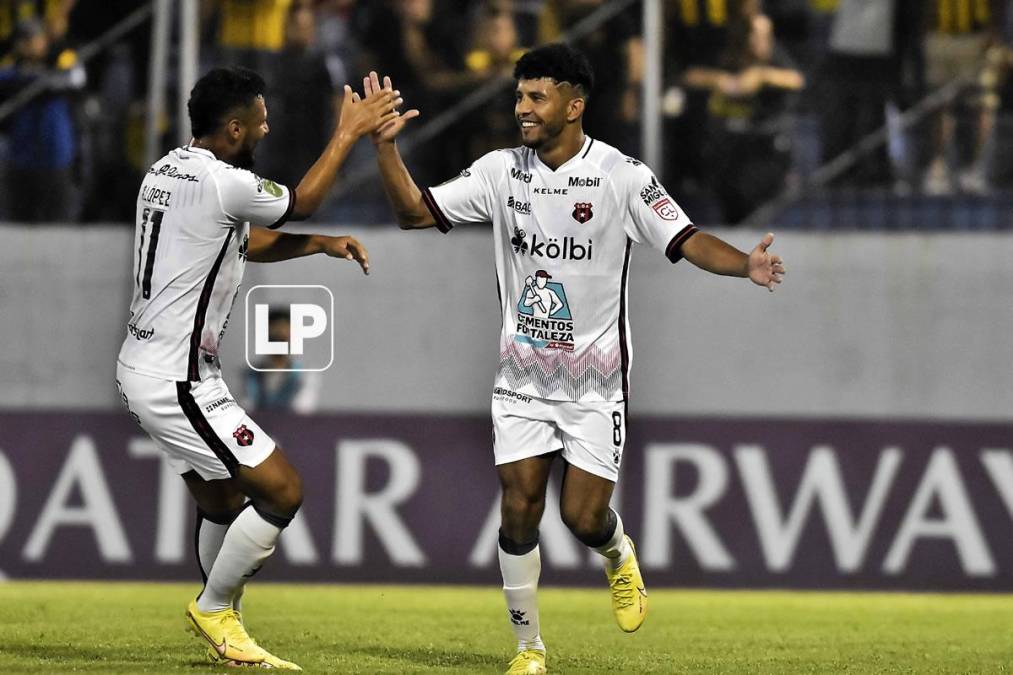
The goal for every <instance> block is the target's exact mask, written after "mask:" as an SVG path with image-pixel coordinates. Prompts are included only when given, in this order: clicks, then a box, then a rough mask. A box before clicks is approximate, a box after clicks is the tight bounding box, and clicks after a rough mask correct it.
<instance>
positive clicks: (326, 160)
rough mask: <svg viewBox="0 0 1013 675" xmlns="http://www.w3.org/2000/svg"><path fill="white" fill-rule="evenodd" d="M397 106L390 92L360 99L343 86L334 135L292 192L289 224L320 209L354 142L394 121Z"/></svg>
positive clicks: (396, 115) (382, 92)
mask: <svg viewBox="0 0 1013 675" xmlns="http://www.w3.org/2000/svg"><path fill="white" fill-rule="evenodd" d="M399 104H400V101H398V100H396V99H395V97H394V95H393V92H392V91H390V90H386V91H381V92H377V93H376V95H375V96H368V97H366V98H365V99H360V98H359V97H358V96H357V95H354V94H353V93H352V89H351V87H349V86H347V85H345V95H344V99H343V100H342V103H341V113H340V114H341V118H340V119H339V121H338V125H337V127H336V128H335V129H334V134H333V135H332V136H331V140H330V142H329V143H328V144H327V147H326V148H324V151H323V153H322V154H321V155H320V158H319V159H317V161H316V162H314V164H313V166H311V167H310V169H309V171H307V172H306V175H305V176H303V178H302V180H301V181H299V185H298V187H296V189H295V197H296V200H295V209H293V211H292V216H291V219H292V220H305V219H307V218H309V217H310V216H312V215H313V214H314V213H315V212H316V210H317V209H318V208H320V204H321V203H323V201H324V197H326V196H327V193H328V192H329V191H330V189H331V186H332V185H334V180H335V178H337V176H338V169H340V168H341V165H342V164H343V163H344V161H345V158H346V157H347V156H348V153H349V152H350V151H351V149H352V147H353V146H354V145H355V142H356V141H357V140H358V139H359V137H361V136H363V135H365V134H369V133H372V132H373V131H375V130H376V129H377V128H378V127H381V126H383V125H384V124H386V123H388V122H390V121H392V120H394V119H395V118H397V117H398V113H397V111H396V107H397V106H398V105H399Z"/></svg>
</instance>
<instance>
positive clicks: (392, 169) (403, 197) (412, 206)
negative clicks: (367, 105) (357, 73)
mask: <svg viewBox="0 0 1013 675" xmlns="http://www.w3.org/2000/svg"><path fill="white" fill-rule="evenodd" d="M362 86H363V89H364V90H365V92H366V96H367V97H369V96H371V95H374V94H376V92H377V91H389V92H391V94H392V95H394V96H397V95H398V93H399V92H398V91H397V90H395V89H394V86H393V84H391V81H390V78H389V77H384V78H383V86H382V87H381V85H380V78H379V77H378V76H377V74H376V73H375V72H370V73H369V76H368V77H365V78H363V80H362ZM418 116H419V111H418V110H409V111H408V112H406V113H405V114H403V115H399V116H398V117H397V118H395V119H393V120H391V121H390V122H387V123H386V124H385V125H384V126H382V127H380V128H379V129H377V130H376V131H375V132H373V134H372V135H371V136H370V138H371V139H372V141H373V145H374V146H375V147H376V161H377V164H378V165H379V167H380V176H381V178H382V179H383V190H384V192H386V193H387V200H388V201H390V205H391V207H392V208H393V209H394V217H395V218H397V223H398V225H399V226H400V227H401V229H402V230H418V229H424V228H427V227H432V226H433V225H435V224H436V220H435V219H434V218H433V214H431V213H430V212H429V209H428V207H426V204H425V202H424V201H423V200H422V191H421V190H419V186H418V185H416V184H415V179H413V178H412V176H411V174H410V173H409V172H408V167H406V166H405V163H404V160H402V159H401V153H400V152H398V150H397V144H396V142H395V139H396V138H397V135H398V134H399V133H401V130H402V129H404V127H405V123H406V122H407V121H408V120H410V119H412V118H415V117H418Z"/></svg>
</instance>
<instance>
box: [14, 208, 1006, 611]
mask: <svg viewBox="0 0 1013 675" xmlns="http://www.w3.org/2000/svg"><path fill="white" fill-rule="evenodd" d="M353 233H354V234H356V236H358V237H360V238H361V239H362V240H363V241H364V242H366V243H367V244H368V245H370V248H371V251H372V260H373V273H372V274H371V275H370V276H369V277H368V278H366V277H363V276H361V275H360V274H359V273H358V272H357V271H356V270H355V268H354V267H353V266H352V265H350V264H348V263H344V262H338V261H334V260H327V259H323V258H317V259H308V260H303V261H294V262H289V263H282V264H277V265H269V266H268V265H251V266H250V267H249V268H248V271H249V275H248V280H247V284H246V287H247V288H252V287H253V286H255V285H258V284H324V285H326V286H327V287H329V288H330V289H331V290H332V291H333V293H334V296H335V300H336V303H335V325H336V329H337V330H336V334H337V338H336V340H335V344H336V354H335V360H334V364H333V366H332V368H331V369H330V370H329V371H328V372H327V373H325V375H324V392H323V402H324V407H325V409H327V410H328V411H327V412H324V413H323V414H320V415H315V416H312V417H298V416H293V415H286V414H266V413H258V415H257V416H258V420H259V421H260V422H261V423H262V425H263V426H264V427H265V428H266V429H268V430H269V431H270V432H271V434H272V435H273V436H274V437H275V438H276V439H277V440H278V441H279V442H280V443H281V444H282V445H283V446H285V447H286V449H287V450H288V452H289V453H290V455H291V456H292V457H293V461H294V462H295V463H296V464H297V465H298V466H300V467H301V468H302V472H303V474H304V476H305V485H306V503H305V506H304V508H303V510H302V512H301V515H300V517H299V518H298V519H297V521H296V522H295V523H294V524H293V526H292V527H290V528H289V530H288V531H287V532H286V533H285V535H284V539H283V543H282V545H281V550H280V554H279V555H278V556H276V560H273V561H272V563H271V565H269V566H268V568H267V569H266V570H265V572H264V573H263V574H264V575H265V578H270V579H299V580H338V581H341V580H347V581H353V580H354V581H419V582H422V581H437V582H441V581H442V582H455V583H456V582H464V581H471V582H481V583H496V582H497V571H496V567H495V534H496V511H497V509H496V500H497V486H496V481H495V475H494V472H493V471H492V469H491V460H492V457H491V450H490V444H489V437H490V432H491V425H490V422H489V419H488V414H487V410H488V401H489V395H490V391H489V390H490V387H491V381H492V370H493V367H494V364H495V361H496V343H497V339H496V334H497V330H498V324H499V317H498V316H497V303H496V301H495V297H496V295H495V292H496V289H495V281H494V277H493V262H492V246H491V242H490V240H489V237H488V233H486V232H483V231H481V230H471V231H467V230H466V231H455V232H454V233H453V234H452V235H449V236H446V237H444V236H442V235H440V234H438V233H436V232H424V233H402V232H400V231H397V230H393V229H387V230H354V231H353ZM720 234H721V235H722V236H724V237H727V238H728V239H730V240H731V241H733V242H734V243H736V244H738V245H739V246H740V247H743V248H747V247H749V246H751V245H752V244H753V243H754V241H755V240H756V239H757V238H758V235H757V233H750V232H739V231H726V232H721V233H720ZM0 236H2V237H3V241H4V243H5V246H4V247H0V269H2V270H3V284H2V286H0V340H2V344H3V345H4V349H3V350H0V369H2V371H0V372H3V374H4V375H3V378H4V379H3V384H4V386H3V387H0V430H2V432H3V433H2V434H0V574H6V575H8V576H11V577H43V578H138V579H141V578H145V579H150V578H178V579H193V578H195V577H196V571H195V569H194V563H193V561H192V551H191V550H190V547H191V542H190V540H191V538H192V529H191V528H192V523H193V513H192V507H190V506H189V501H188V498H187V496H186V494H185V489H184V487H183V485H182V482H181V481H179V480H178V478H176V477H175V476H174V475H172V473H171V471H169V469H168V467H167V466H166V464H165V463H164V462H162V461H161V460H160V457H159V454H158V451H157V449H156V448H155V447H154V446H153V444H152V443H151V441H150V440H149V439H147V438H146V437H145V436H144V434H143V432H141V430H139V429H138V428H137V427H136V426H134V424H133V423H132V422H131V420H130V418H129V417H128V416H127V415H126V414H125V413H124V412H123V411H122V409H121V408H120V407H119V402H118V400H117V398H116V393H115V388H114V386H113V362H114V359H115V354H116V351H117V349H118V346H119V343H120V341H121V339H122V336H123V334H124V324H125V320H126V314H127V304H128V294H129V291H130V285H131V283H132V279H131V276H130V261H131V259H132V256H133V255H135V254H136V253H135V252H134V251H133V250H132V249H133V244H132V238H131V233H130V231H129V230H126V229H123V228H91V229H83V228H39V229H35V230H26V229H22V228H3V229H0ZM776 246H777V249H778V250H779V252H781V254H782V255H784V257H785V258H786V261H787V264H788V269H789V277H788V282H787V283H786V284H785V286H784V287H783V288H782V289H780V290H779V291H778V292H777V293H775V294H768V293H766V292H765V291H763V290H762V289H758V288H755V287H752V286H750V285H749V284H747V283H743V282H741V281H736V280H730V279H723V278H718V277H713V276H710V275H706V274H703V273H700V272H698V271H696V270H694V269H692V267H691V266H690V265H688V264H686V263H682V264H680V265H677V266H675V267H674V268H673V267H672V266H671V265H670V264H668V263H667V261H665V260H664V258H663V257H662V256H661V255H660V254H658V253H655V252H651V251H644V250H641V251H638V252H637V253H636V254H635V256H634V263H633V267H632V281H631V291H630V302H631V321H632V323H633V329H634V344H635V352H636V358H635V360H634V372H633V386H634V396H633V400H632V403H631V407H630V411H631V416H632V421H631V424H630V428H629V439H628V442H627V448H626V452H625V454H624V458H623V477H622V480H621V481H620V484H619V488H618V495H617V498H616V501H617V505H618V506H619V507H620V508H621V510H622V513H623V515H624V520H625V521H626V524H627V527H628V529H629V530H630V531H631V533H633V534H634V536H636V537H637V539H638V542H639V544H640V551H641V555H642V557H643V562H644V566H645V570H646V571H647V572H648V574H649V577H648V578H649V579H650V583H652V584H654V585H670V584H674V585H696V586H757V587H800V588H859V587H861V588H886V589H936V590H955V589H970V590H1005V591H1011V590H1013V540H1011V539H1010V538H1009V537H1008V532H1009V527H1010V525H1011V518H1013V491H1011V490H1013V487H1011V486H1013V450H1011V448H1013V444H1011V440H1010V439H1011V438H1013V424H1010V423H1009V418H1010V415H1009V411H1010V410H1011V409H1013V408H1011V405H1010V403H1011V401H1010V398H1011V394H1010V388H1009V386H1008V383H1009V376H1008V373H1007V368H1008V364H1009V363H1010V362H1011V357H1013V345H1011V341H1010V340H1009V339H1008V337H1007V336H1008V335H1010V334H1011V329H1013V315H1011V312H1009V309H1008V307H1009V303H1008V300H1007V299H1006V294H1005V293H1004V292H1003V290H1004V289H1007V288H1010V287H1013V285H1011V282H1013V278H1011V277H1013V272H1011V269H1010V266H1009V265H1008V263H1007V261H1008V260H1009V259H1011V255H1010V254H1011V253H1013V237H1008V236H1002V235H994V234H993V235H986V234H960V235H939V234H936V235H915V234H904V235H876V234H868V233H862V234H834V235H826V234H821V235H815V234H813V235H810V234H798V233H792V234H791V235H790V236H785V237H782V238H779V240H778V242H777V244H776ZM289 292H290V291H287V290H286V291H274V293H276V294H280V295H277V296H276V297H283V296H284V294H286V293H289ZM239 297H240V300H239V303H238V305H237V308H236V311H235V313H234V316H233V320H232V324H233V326H232V328H231V329H230V333H229V337H228V338H227V340H228V341H227V344H226V345H225V347H224V353H225V359H226V365H227V369H228V370H229V373H228V376H229V377H230V378H231V379H232V381H233V382H236V381H237V379H238V376H239V375H240V373H241V370H242V365H241V364H242V362H243V353H244V346H245V345H244V329H245V308H244V306H243V302H244V299H245V297H244V293H241V294H240V296H239ZM554 490H555V488H554ZM555 496H556V492H553V493H551V494H550V499H549V507H548V509H547V514H546V517H545V519H544V521H543V529H542V534H543V555H544V559H545V563H544V565H545V579H546V582H547V583H580V584H584V583H588V584H592V583H593V584H597V583H600V578H599V577H600V574H601V572H600V570H599V569H598V568H597V561H595V560H594V558H593V556H591V555H589V554H587V552H586V551H584V550H582V549H581V547H579V546H578V545H577V544H576V543H575V542H574V540H573V539H572V537H570V536H569V535H568V534H567V533H566V532H565V530H564V529H563V528H562V526H561V524H560V522H559V517H558V512H557V511H558V508H557V507H556V505H555V501H554V500H555Z"/></svg>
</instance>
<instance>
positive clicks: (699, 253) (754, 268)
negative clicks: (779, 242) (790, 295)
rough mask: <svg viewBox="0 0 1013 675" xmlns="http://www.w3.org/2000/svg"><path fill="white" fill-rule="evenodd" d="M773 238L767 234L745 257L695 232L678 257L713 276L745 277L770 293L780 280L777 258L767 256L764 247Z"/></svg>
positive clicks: (778, 259) (766, 246)
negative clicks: (681, 256) (680, 256)
mask: <svg viewBox="0 0 1013 675" xmlns="http://www.w3.org/2000/svg"><path fill="white" fill-rule="evenodd" d="M772 243H774V235H773V234H770V233H767V235H766V236H764V237H763V239H762V240H761V241H760V243H759V244H757V246H756V248H754V249H753V250H752V251H751V252H750V253H749V255H746V254H745V253H743V252H742V251H740V250H739V249H737V248H735V247H734V246H732V245H731V244H728V243H726V242H724V241H722V240H720V239H718V238H717V237H715V236H713V235H710V234H707V233H706V232H697V233H696V234H694V235H693V236H692V237H690V238H689V239H688V240H687V241H686V243H685V244H683V245H682V255H683V257H684V258H686V260H688V261H690V262H691V263H693V264H694V265H696V266H697V267H699V268H700V269H702V270H705V271H707V272H711V273H713V274H722V275H724V276H729V277H742V278H748V279H749V280H750V281H752V282H753V283H754V284H756V285H757V286H764V287H765V288H767V289H768V290H770V291H773V290H774V287H775V286H776V285H777V284H779V283H781V281H782V279H783V277H784V263H783V262H782V260H781V256H777V255H770V254H769V253H767V248H769V247H770V245H771V244H772Z"/></svg>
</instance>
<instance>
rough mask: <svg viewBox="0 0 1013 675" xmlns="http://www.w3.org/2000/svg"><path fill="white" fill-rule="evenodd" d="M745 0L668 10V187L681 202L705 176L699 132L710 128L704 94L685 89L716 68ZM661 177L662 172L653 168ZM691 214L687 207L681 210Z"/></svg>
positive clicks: (702, 1) (681, 2) (670, 5)
mask: <svg viewBox="0 0 1013 675" xmlns="http://www.w3.org/2000/svg"><path fill="white" fill-rule="evenodd" d="M741 4H742V2H741V0H668V2H666V4H665V25H666V35H665V78H666V82H665V84H666V86H667V87H668V90H667V92H666V95H665V104H664V108H665V113H666V115H668V116H669V120H668V122H667V124H666V126H665V145H666V146H667V148H669V149H670V151H669V152H666V153H665V166H664V182H665V183H667V184H669V185H673V186H677V188H676V189H677V190H678V192H679V194H680V197H681V198H682V199H685V198H686V196H687V195H692V194H693V193H694V192H698V191H699V189H700V187H701V186H702V184H703V181H704V177H705V174H706V167H705V161H704V145H703V138H702V135H701V134H700V129H702V128H704V127H705V126H706V125H707V119H708V113H707V102H708V99H709V92H708V91H707V90H706V89H698V88H687V87H685V86H684V82H683V75H684V74H685V72H686V71H687V70H688V69H689V68H693V67H703V68H717V67H718V65H719V63H718V62H719V60H720V58H721V54H722V53H723V52H724V50H725V47H726V45H727V44H728V21H729V17H730V16H731V15H742V14H745V13H746V12H747V9H748V8H744V7H741ZM653 168H654V169H655V171H659V170H660V169H661V167H653ZM683 206H685V207H687V208H689V205H687V204H683Z"/></svg>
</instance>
